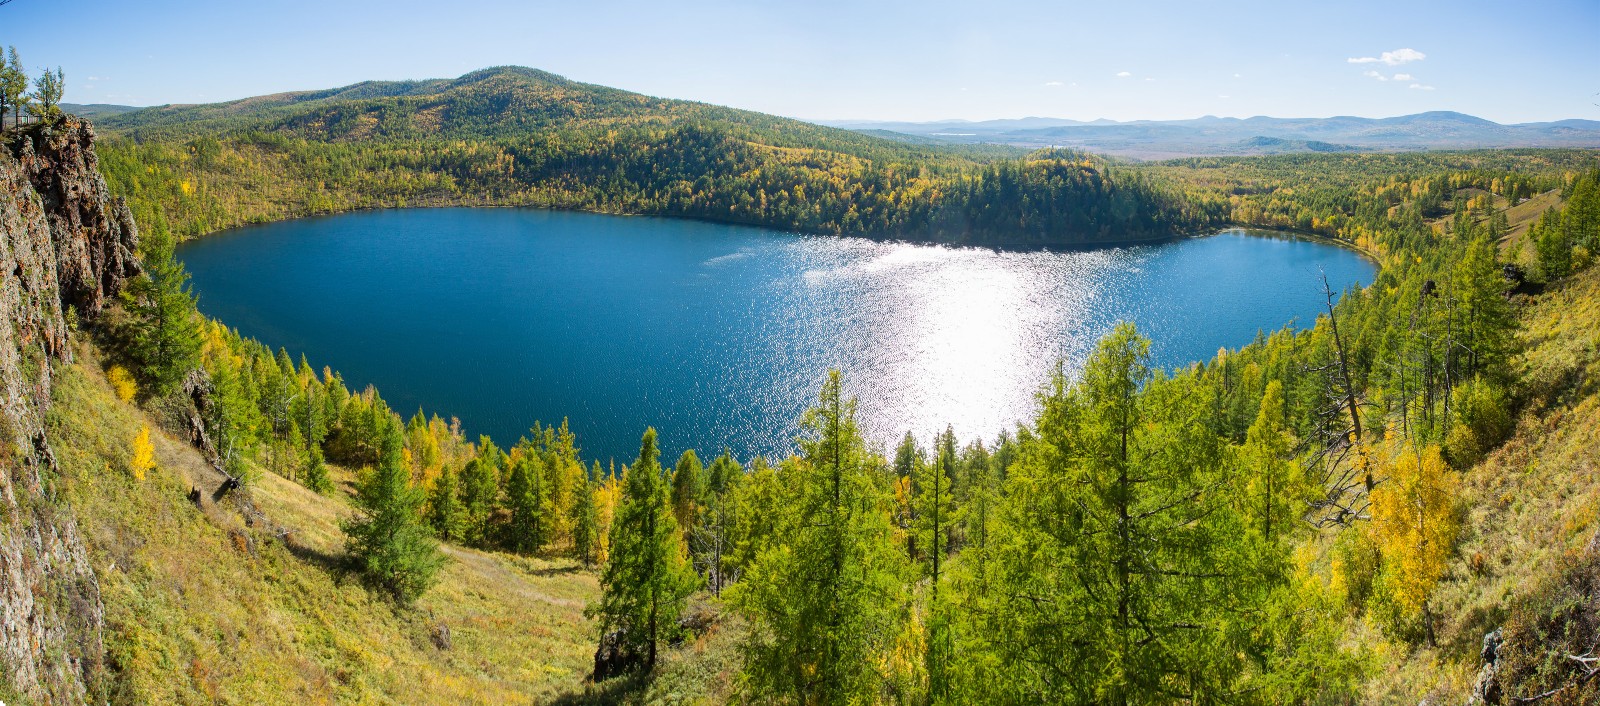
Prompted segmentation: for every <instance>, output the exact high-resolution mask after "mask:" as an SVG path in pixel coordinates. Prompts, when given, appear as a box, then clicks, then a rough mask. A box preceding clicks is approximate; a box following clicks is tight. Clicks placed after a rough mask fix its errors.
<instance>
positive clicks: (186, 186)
mask: <svg viewBox="0 0 1600 706" xmlns="http://www.w3.org/2000/svg"><path fill="white" fill-rule="evenodd" d="M178 188H180V189H183V195H184V196H193V195H194V184H193V183H192V182H190V181H189V180H188V179H184V180H183V183H181V184H179V185H178Z"/></svg>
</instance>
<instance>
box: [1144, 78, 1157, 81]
mask: <svg viewBox="0 0 1600 706" xmlns="http://www.w3.org/2000/svg"><path fill="white" fill-rule="evenodd" d="M1145 80H1146V81H1154V80H1155V79H1153V78H1147V79H1145Z"/></svg>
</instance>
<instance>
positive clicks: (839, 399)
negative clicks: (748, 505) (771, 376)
mask: <svg viewBox="0 0 1600 706" xmlns="http://www.w3.org/2000/svg"><path fill="white" fill-rule="evenodd" d="M843 394H844V393H843V390H842V384H841V382H840V378H839V373H838V372H837V371H833V372H831V373H830V374H829V376H828V379H827V381H826V382H825V383H824V384H823V387H822V393H821V395H820V397H819V400H818V405H817V406H816V407H814V408H812V409H811V410H808V411H807V412H806V413H805V416H804V417H803V418H802V419H801V424H800V427H801V434H802V437H801V439H800V440H799V442H800V454H799V456H798V457H796V458H794V459H792V460H791V461H787V462H785V464H784V465H785V466H787V468H786V469H784V470H782V471H780V474H782V476H783V478H782V481H781V482H778V483H776V484H775V489H776V490H777V491H778V493H779V495H778V498H776V500H777V501H776V502H775V503H773V504H772V505H768V506H766V507H763V508H762V509H761V512H765V513H770V514H771V515H773V518H772V522H773V523H774V525H775V526H774V528H773V531H772V536H773V537H774V538H781V541H777V540H776V539H775V540H774V541H771V542H768V543H766V546H765V547H764V549H762V551H761V553H760V555H759V556H758V557H757V558H756V560H755V563H754V565H753V566H751V567H750V568H749V570H747V571H746V572H745V573H744V576H743V577H742V578H741V579H740V581H739V583H737V584H734V585H733V586H732V587H731V588H729V589H728V597H729V598H728V599H729V601H730V603H731V604H732V605H733V606H735V608H737V609H738V610H739V611H740V612H741V613H743V614H744V615H745V616H746V617H747V618H748V619H749V620H750V623H751V630H752V634H751V638H750V640H749V642H748V643H747V644H746V646H745V660H746V667H745V669H746V676H747V677H748V679H749V685H750V687H751V689H752V691H753V695H755V696H756V697H758V699H759V698H760V697H761V696H763V695H766V696H772V697H781V698H785V699H794V700H796V701H798V702H800V703H848V702H855V701H869V700H871V699H872V698H874V697H875V696H876V695H877V694H878V693H879V690H880V688H881V687H882V681H881V680H882V678H883V675H882V674H881V673H880V672H879V670H878V668H877V665H878V660H879V657H880V656H881V655H883V654H885V653H886V652H887V650H888V647H889V645H890V643H891V642H892V641H893V639H894V638H895V636H896V635H897V634H898V633H899V629H900V625H901V624H902V621H903V620H904V619H905V614H906V610H907V608H908V605H907V602H906V598H905V596H904V592H903V589H904V586H905V579H906V578H907V573H908V571H907V567H906V563H905V558H904V556H903V555H902V554H901V553H900V551H899V550H898V548H896V547H895V543H894V531H893V528H892V525H891V521H890V517H889V511H888V508H889V505H890V503H889V499H888V492H889V491H888V485H889V476H890V475H891V474H890V472H889V470H888V468H887V464H885V463H884V462H883V460H882V459H881V458H876V457H873V456H872V455H870V454H869V453H868V452H867V449H866V444H865V442H864V441H863V440H862V437H861V434H860V432H859V431H858V429H857V426H856V419H855V401H854V400H846V399H845V398H844V396H843ZM755 475H756V477H758V478H759V477H760V471H759V470H758V472H757V473H756V474H755ZM756 482H757V481H756V480H755V479H754V478H753V479H752V480H751V483H756Z"/></svg>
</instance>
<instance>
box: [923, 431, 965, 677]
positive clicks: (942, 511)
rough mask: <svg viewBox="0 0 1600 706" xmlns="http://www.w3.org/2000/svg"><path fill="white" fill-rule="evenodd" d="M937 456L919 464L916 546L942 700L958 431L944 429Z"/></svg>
mask: <svg viewBox="0 0 1600 706" xmlns="http://www.w3.org/2000/svg"><path fill="white" fill-rule="evenodd" d="M934 448H935V450H936V452H937V456H936V458H935V459H934V462H933V463H926V464H920V463H919V464H917V473H916V478H917V483H916V490H917V497H916V507H917V519H916V534H917V543H918V544H919V545H920V546H921V547H922V551H923V557H924V559H923V562H922V567H923V570H924V572H925V573H926V575H927V576H928V578H929V582H928V590H929V600H928V631H927V652H926V662H927V670H928V690H929V692H930V695H931V696H932V697H933V698H935V699H939V698H942V697H944V696H945V694H946V693H947V688H946V683H945V661H946V660H948V659H949V656H950V644H949V638H950V634H949V629H948V628H949V626H948V618H947V616H946V615H945V614H944V611H945V609H946V606H945V605H944V604H943V603H941V602H940V599H939V589H940V583H941V581H942V580H943V579H944V573H945V572H946V571H948V570H949V565H948V555H949V552H950V529H951V527H952V526H954V524H955V503H954V494H953V493H952V491H951V488H952V485H953V484H952V480H953V479H954V478H955V474H956V466H957V458H956V439H955V431H954V430H952V429H951V428H949V427H945V430H944V433H943V434H940V435H939V436H938V438H937V439H936V440H935V442H934Z"/></svg>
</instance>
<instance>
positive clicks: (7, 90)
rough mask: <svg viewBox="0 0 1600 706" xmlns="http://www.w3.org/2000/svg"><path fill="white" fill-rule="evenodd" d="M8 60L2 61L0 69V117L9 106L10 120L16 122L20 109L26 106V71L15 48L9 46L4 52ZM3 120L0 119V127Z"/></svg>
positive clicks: (2, 116) (19, 116) (2, 125)
mask: <svg viewBox="0 0 1600 706" xmlns="http://www.w3.org/2000/svg"><path fill="white" fill-rule="evenodd" d="M6 54H7V56H8V57H9V60H8V61H6V62H4V64H5V68H4V69H0V98H3V99H4V101H3V105H0V118H4V117H5V107H6V106H10V108H11V122H12V124H13V125H14V124H16V122H17V120H19V119H20V118H21V116H22V109H23V108H26V107H28V71H27V69H26V68H25V67H23V65H22V59H20V58H18V56H17V48H16V47H11V48H10V49H8V50H7V52H6ZM4 126H5V122H4V120H3V119H0V127H4Z"/></svg>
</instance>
